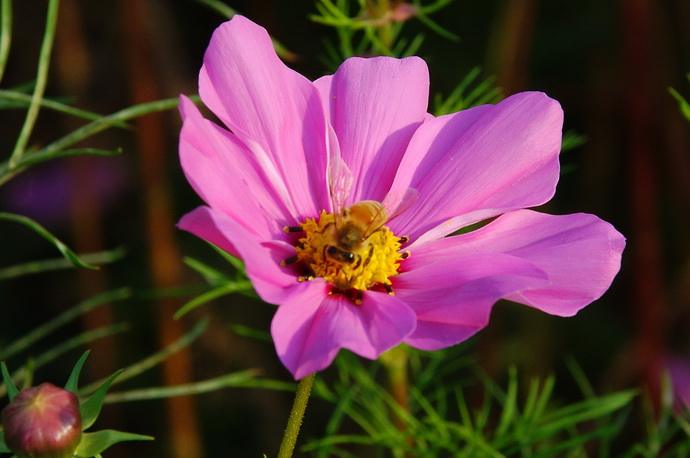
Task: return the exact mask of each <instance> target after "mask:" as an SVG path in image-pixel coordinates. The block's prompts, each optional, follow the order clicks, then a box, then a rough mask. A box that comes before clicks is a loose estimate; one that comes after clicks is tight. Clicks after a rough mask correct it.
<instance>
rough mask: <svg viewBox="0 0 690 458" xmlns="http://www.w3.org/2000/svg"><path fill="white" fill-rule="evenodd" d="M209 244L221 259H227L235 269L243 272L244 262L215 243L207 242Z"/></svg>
mask: <svg viewBox="0 0 690 458" xmlns="http://www.w3.org/2000/svg"><path fill="white" fill-rule="evenodd" d="M209 245H211V248H213V249H214V250H215V251H216V253H218V254H219V255H221V256H222V257H223V259H225V260H226V261H228V262H229V263H230V264H231V265H232V266H233V267H234V268H235V269H237V270H238V271H240V272H244V263H243V262H242V261H241V260H240V259H237V258H236V257H234V256H233V255H231V254H230V253H228V252H227V251H225V250H223V249H222V248H219V247H217V246H216V245H214V244H212V243H209Z"/></svg>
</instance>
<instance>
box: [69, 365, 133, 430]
mask: <svg viewBox="0 0 690 458" xmlns="http://www.w3.org/2000/svg"><path fill="white" fill-rule="evenodd" d="M122 372H123V371H122V370H119V371H117V372H115V373H114V374H113V375H111V376H110V377H108V378H107V379H106V381H105V382H103V384H102V385H101V386H100V387H98V389H97V390H96V391H95V392H94V393H93V394H92V395H91V396H90V397H89V398H88V399H86V400H85V401H83V402H82V403H81V405H80V406H79V410H80V411H81V418H82V429H84V430H87V429H89V428H90V427H91V425H93V424H94V422H95V421H96V419H97V418H98V414H100V413H101V407H103V401H104V400H105V395H106V394H107V393H108V389H109V388H110V385H112V384H113V382H114V381H115V379H116V378H117V377H118V376H119V375H120V374H121V373H122Z"/></svg>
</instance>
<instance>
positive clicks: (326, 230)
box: [295, 211, 405, 297]
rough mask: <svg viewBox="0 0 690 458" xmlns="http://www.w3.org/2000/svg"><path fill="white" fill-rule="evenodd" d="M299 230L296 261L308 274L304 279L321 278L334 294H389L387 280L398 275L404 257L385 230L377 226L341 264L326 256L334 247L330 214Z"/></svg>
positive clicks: (389, 233) (305, 223)
mask: <svg viewBox="0 0 690 458" xmlns="http://www.w3.org/2000/svg"><path fill="white" fill-rule="evenodd" d="M301 228H302V230H303V231H304V236H303V237H301V238H300V239H299V242H298V243H297V245H296V246H295V249H296V251H297V254H296V256H297V261H298V262H300V263H301V264H302V266H304V267H305V268H306V269H307V270H308V275H307V276H309V275H311V276H313V277H322V278H323V279H325V280H326V281H327V282H329V283H330V284H331V285H333V287H334V292H340V293H347V292H350V291H353V290H354V292H355V293H358V292H361V291H365V290H368V289H371V288H373V287H376V286H380V287H382V288H383V289H385V290H386V291H388V292H389V294H392V288H391V285H392V283H391V280H390V279H391V277H394V276H395V275H397V274H398V268H399V267H400V261H402V260H403V259H404V257H405V256H404V254H403V253H400V238H399V237H396V236H395V234H393V232H392V231H391V230H390V229H389V228H388V227H386V226H381V227H380V228H379V229H378V230H376V231H375V232H373V233H372V234H371V235H369V236H368V237H367V238H366V239H365V240H362V241H361V243H359V244H357V245H356V246H354V247H352V248H351V249H350V250H349V253H352V254H353V255H354V256H353V258H352V260H351V262H341V261H340V260H337V259H333V258H332V257H331V256H329V255H328V253H327V251H328V249H329V247H333V246H337V237H336V234H337V228H336V220H335V217H334V215H333V214H332V213H328V212H325V211H323V212H321V215H320V216H319V218H318V220H317V219H316V218H309V219H307V220H305V221H304V223H302V225H301ZM303 278H304V277H303ZM355 297H357V294H355ZM360 297H361V294H360Z"/></svg>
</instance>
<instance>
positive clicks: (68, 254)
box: [0, 212, 97, 269]
mask: <svg viewBox="0 0 690 458" xmlns="http://www.w3.org/2000/svg"><path fill="white" fill-rule="evenodd" d="M0 220H5V221H13V222H15V223H20V224H23V225H24V226H26V227H28V228H29V229H31V230H33V231H34V232H35V233H37V234H38V235H40V236H41V237H43V238H44V239H46V240H47V241H48V242H50V243H52V244H53V246H55V248H57V249H58V251H60V253H62V255H63V256H64V257H65V259H67V260H69V261H70V262H71V263H72V265H74V266H75V267H82V268H86V269H96V268H97V267H96V266H93V265H91V264H88V263H87V262H85V261H84V260H82V259H81V258H79V256H77V254H76V253H75V252H74V251H72V250H71V249H70V248H69V247H68V246H67V245H65V244H64V243H62V242H61V241H60V240H59V239H58V238H57V237H55V236H54V235H53V234H51V233H50V232H49V231H48V230H47V229H46V228H44V227H43V226H41V225H40V224H38V223H37V222H36V221H34V220H32V219H31V218H27V217H26V216H22V215H15V214H14V213H5V212H0Z"/></svg>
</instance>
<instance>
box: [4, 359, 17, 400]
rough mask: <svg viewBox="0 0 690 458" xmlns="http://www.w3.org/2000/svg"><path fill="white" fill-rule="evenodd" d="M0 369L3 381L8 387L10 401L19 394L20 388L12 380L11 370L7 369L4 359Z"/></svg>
mask: <svg viewBox="0 0 690 458" xmlns="http://www.w3.org/2000/svg"><path fill="white" fill-rule="evenodd" d="M0 371H2V383H3V384H4V385H5V388H6V389H7V396H8V397H9V398H10V401H12V399H14V397H15V396H16V395H18V394H19V390H18V389H17V386H16V385H15V384H14V382H13V381H12V377H10V372H9V371H8V370H7V366H6V365H5V362H4V361H3V362H1V363H0Z"/></svg>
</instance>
